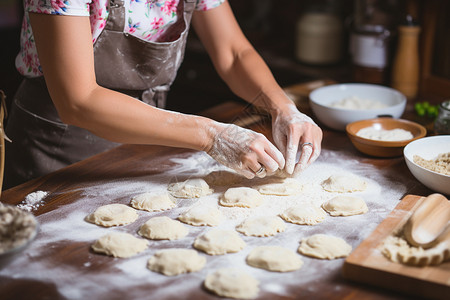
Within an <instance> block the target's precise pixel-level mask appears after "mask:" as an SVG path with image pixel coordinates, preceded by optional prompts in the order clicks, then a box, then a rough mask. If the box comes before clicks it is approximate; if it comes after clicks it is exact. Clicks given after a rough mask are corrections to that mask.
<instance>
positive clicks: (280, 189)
mask: <svg viewBox="0 0 450 300" xmlns="http://www.w3.org/2000/svg"><path fill="white" fill-rule="evenodd" d="M254 188H255V189H257V190H258V191H259V192H260V193H261V194H263V195H276V196H290V195H297V194H300V193H301V192H302V190H303V186H302V185H301V184H300V183H299V182H298V181H297V180H295V179H294V178H277V177H270V178H269V179H268V180H267V182H266V183H263V184H260V185H257V186H255V187H254Z"/></svg>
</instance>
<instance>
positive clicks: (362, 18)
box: [0, 0, 450, 113]
mask: <svg viewBox="0 0 450 300" xmlns="http://www.w3.org/2000/svg"><path fill="white" fill-rule="evenodd" d="M229 1H230V3H231V6H232V8H233V10H234V13H235V15H236V18H237V20H238V22H239V23H240V25H241V27H242V29H243V31H244V33H245V34H246V36H247V37H248V39H249V40H250V41H251V42H252V44H253V45H254V47H255V48H256V49H257V51H258V52H259V53H260V54H261V56H262V57H263V58H264V59H265V61H266V62H267V64H268V65H269V67H270V68H271V69H272V71H273V73H274V75H275V77H276V78H277V80H278V82H279V83H280V84H281V85H282V86H290V85H293V84H297V83H301V82H307V81H311V80H315V79H330V80H333V81H337V82H368V83H377V84H383V85H388V86H394V87H395V85H396V84H397V87H399V89H402V88H405V93H407V94H408V97H409V98H410V99H417V98H421V99H424V97H426V99H425V100H427V101H430V103H433V102H435V103H438V102H440V101H442V100H443V99H446V98H450V36H449V32H450V18H448V16H449V15H450V0H246V1H239V0H229ZM21 17H22V3H21V0H1V2H0V58H1V59H0V89H1V90H3V91H4V92H5V93H6V95H7V102H8V103H9V102H10V101H11V100H12V98H13V95H14V92H15V90H16V89H17V87H18V85H19V83H20V80H21V78H20V75H19V74H18V72H17V71H16V70H15V67H14V59H15V56H16V54H17V53H18V51H19V47H20V45H19V33H20V25H21ZM398 80H400V81H401V82H397V81H398ZM424 95H426V96H424ZM228 100H236V101H239V99H237V98H236V97H235V96H234V95H233V94H232V93H231V92H230V91H229V89H228V88H227V87H226V86H225V85H224V84H223V83H222V82H221V80H220V78H219V77H218V76H217V75H216V73H215V71H214V69H213V67H212V65H211V64H210V61H209V58H208V56H207V54H206V52H205V51H204V49H203V47H202V45H201V44H200V42H199V41H198V39H197V38H196V36H195V33H194V31H191V34H190V36H189V42H188V46H187V50H186V56H185V60H184V62H183V64H182V66H181V69H180V72H179V74H178V77H177V79H176V81H175V83H174V85H173V87H172V91H171V93H170V94H169V101H168V106H169V107H168V108H169V109H172V110H177V111H181V112H186V113H196V112H199V111H201V110H203V109H206V108H208V107H211V106H214V105H217V104H219V103H221V102H224V101H228Z"/></svg>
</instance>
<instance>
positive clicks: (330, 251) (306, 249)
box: [298, 234, 352, 259]
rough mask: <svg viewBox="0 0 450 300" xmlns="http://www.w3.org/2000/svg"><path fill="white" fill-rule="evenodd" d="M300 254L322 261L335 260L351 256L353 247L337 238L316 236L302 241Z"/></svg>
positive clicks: (322, 235)
mask: <svg viewBox="0 0 450 300" xmlns="http://www.w3.org/2000/svg"><path fill="white" fill-rule="evenodd" d="M298 252H299V253H301V254H303V255H307V256H311V257H315V258H320V259H335V258H339V257H346V256H347V255H349V254H350V252H352V246H350V245H349V244H347V242H345V241H344V240H343V239H341V238H338V237H335V236H331V235H326V234H315V235H312V236H310V237H307V238H303V239H302V241H301V245H300V247H299V248H298Z"/></svg>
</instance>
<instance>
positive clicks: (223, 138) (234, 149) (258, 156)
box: [207, 122, 285, 179]
mask: <svg viewBox="0 0 450 300" xmlns="http://www.w3.org/2000/svg"><path fill="white" fill-rule="evenodd" d="M214 125H215V126H213V128H212V129H211V130H214V131H215V132H214V140H213V142H212V145H211V147H210V148H209V150H208V151H207V153H208V154H209V155H210V156H211V157H212V158H214V159H215V160H216V161H218V162H219V163H221V164H223V165H225V166H227V167H229V168H231V169H233V170H235V171H236V172H238V173H239V174H241V175H243V176H245V177H247V178H249V179H251V178H253V177H255V175H256V176H258V177H261V178H262V177H265V176H266V174H271V173H273V172H275V171H276V170H278V169H280V170H283V168H284V164H285V160H284V157H283V155H282V154H281V152H280V151H279V150H278V149H277V148H276V147H275V146H274V145H273V144H272V143H271V142H270V141H269V140H268V139H267V138H266V137H265V136H264V135H262V134H261V133H257V132H254V131H252V130H249V129H245V128H242V127H239V126H236V125H233V124H223V123H217V122H216V123H215V124H214ZM262 166H264V169H265V171H262V172H258V171H259V170H260V169H261V167H262Z"/></svg>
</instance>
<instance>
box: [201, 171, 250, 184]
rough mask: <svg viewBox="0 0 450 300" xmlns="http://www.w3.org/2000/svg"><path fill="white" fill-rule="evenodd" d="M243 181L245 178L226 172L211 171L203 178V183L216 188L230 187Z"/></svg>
mask: <svg viewBox="0 0 450 300" xmlns="http://www.w3.org/2000/svg"><path fill="white" fill-rule="evenodd" d="M244 179H246V178H245V177H243V176H241V175H239V174H238V173H236V172H231V171H227V170H219V171H213V172H211V173H209V174H208V175H206V177H205V181H206V182H207V183H208V184H209V185H217V186H231V185H234V184H238V183H240V182H242V181H243V180H244Z"/></svg>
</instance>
